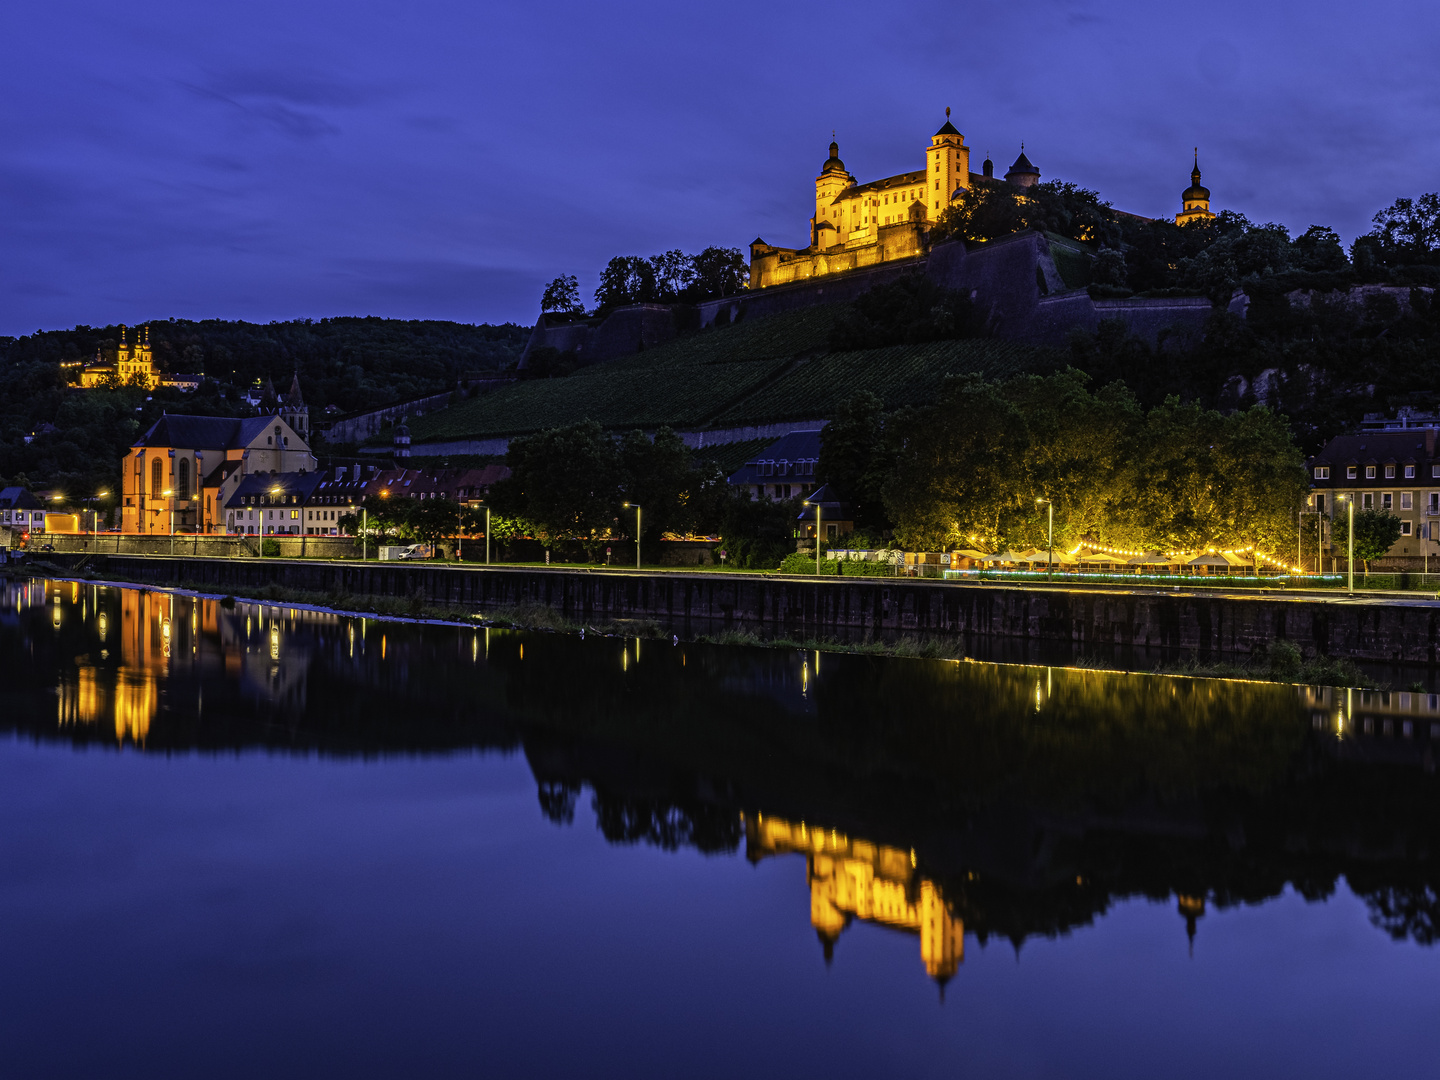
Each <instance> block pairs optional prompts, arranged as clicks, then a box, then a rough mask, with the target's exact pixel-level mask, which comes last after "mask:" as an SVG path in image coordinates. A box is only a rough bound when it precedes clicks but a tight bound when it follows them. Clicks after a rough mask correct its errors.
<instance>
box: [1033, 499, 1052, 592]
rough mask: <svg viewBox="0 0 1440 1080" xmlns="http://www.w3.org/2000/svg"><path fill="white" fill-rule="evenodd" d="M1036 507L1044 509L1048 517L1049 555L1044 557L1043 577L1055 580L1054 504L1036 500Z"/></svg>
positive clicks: (1046, 500) (1044, 500) (1048, 501)
mask: <svg viewBox="0 0 1440 1080" xmlns="http://www.w3.org/2000/svg"><path fill="white" fill-rule="evenodd" d="M1035 505H1036V506H1043V507H1045V509H1046V511H1047V512H1048V514H1049V517H1050V554H1049V555H1047V556H1046V557H1045V576H1046V577H1048V578H1050V579H1051V580H1052V581H1053V580H1054V578H1055V504H1054V503H1053V502H1051V501H1050V500H1049V499H1036V500H1035Z"/></svg>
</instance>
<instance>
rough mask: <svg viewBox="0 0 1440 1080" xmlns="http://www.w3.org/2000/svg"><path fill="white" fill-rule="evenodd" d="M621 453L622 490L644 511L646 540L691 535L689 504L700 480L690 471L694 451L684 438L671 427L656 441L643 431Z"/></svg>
mask: <svg viewBox="0 0 1440 1080" xmlns="http://www.w3.org/2000/svg"><path fill="white" fill-rule="evenodd" d="M618 452H619V458H620V484H621V489H622V491H623V492H624V495H625V500H626V501H627V502H631V503H638V504H639V505H640V506H641V507H642V508H643V511H644V512H643V513H642V514H641V523H642V525H643V527H644V530H645V538H650V539H659V537H660V536H661V534H662V533H666V532H687V531H689V527H690V526H691V525H693V524H694V522H693V519H692V517H691V515H690V513H689V512H688V510H689V509H690V508H689V505H688V504H689V503H690V502H691V488H692V486H693V485H694V483H695V482H696V480H697V479H698V478H699V477H698V475H697V474H696V473H695V471H694V470H693V469H692V468H691V467H690V448H689V447H688V446H686V445H685V443H684V442H683V441H682V440H681V438H680V436H679V435H676V434H675V432H673V431H671V430H670V429H669V428H668V427H663V428H661V429H660V430H659V431H657V432H656V433H655V438H654V439H653V440H652V439H651V438H650V437H649V436H647V435H646V434H645V433H644V432H643V431H632V432H630V433H629V434H627V435H626V436H625V437H624V438H623V439H621V440H620V446H619V448H618ZM621 521H622V527H624V519H623V518H622V519H621ZM633 521H634V519H633V518H632V519H631V524H633Z"/></svg>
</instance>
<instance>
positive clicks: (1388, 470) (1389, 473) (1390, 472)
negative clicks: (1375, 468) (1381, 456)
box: [1385, 465, 1395, 480]
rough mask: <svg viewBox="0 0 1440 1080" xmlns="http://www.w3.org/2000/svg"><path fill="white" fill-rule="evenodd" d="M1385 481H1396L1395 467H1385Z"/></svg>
mask: <svg viewBox="0 0 1440 1080" xmlns="http://www.w3.org/2000/svg"><path fill="white" fill-rule="evenodd" d="M1385 479H1386V480H1394V479H1395V466H1394V465H1386V466H1385Z"/></svg>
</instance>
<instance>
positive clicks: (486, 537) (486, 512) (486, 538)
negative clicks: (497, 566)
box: [480, 499, 490, 566]
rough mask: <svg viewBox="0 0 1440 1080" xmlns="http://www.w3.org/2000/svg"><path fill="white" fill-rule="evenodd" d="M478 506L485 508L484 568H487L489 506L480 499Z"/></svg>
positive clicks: (488, 553)
mask: <svg viewBox="0 0 1440 1080" xmlns="http://www.w3.org/2000/svg"><path fill="white" fill-rule="evenodd" d="M480 505H481V506H483V507H485V565H486V566H489V565H490V504H489V503H487V502H486V501H485V500H484V499H481V500H480Z"/></svg>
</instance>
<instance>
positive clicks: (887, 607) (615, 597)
mask: <svg viewBox="0 0 1440 1080" xmlns="http://www.w3.org/2000/svg"><path fill="white" fill-rule="evenodd" d="M88 569H90V570H92V571H93V572H94V573H95V574H96V575H97V576H102V577H103V576H104V575H105V574H106V572H107V571H108V572H110V573H113V574H115V575H116V576H117V577H124V578H126V579H132V580H139V581H147V582H154V583H157V584H178V583H180V582H189V583H192V584H197V585H200V586H203V587H205V588H209V589H213V590H214V591H216V592H221V593H233V594H235V595H237V596H244V595H245V592H246V590H252V589H258V588H261V587H263V586H265V585H269V584H275V585H280V586H284V587H288V588H293V589H304V590H309V591H314V592H321V593H325V592H336V593H351V594H357V595H381V596H415V595H417V594H418V595H420V596H423V597H424V598H425V599H426V600H427V601H429V602H432V603H456V604H471V605H474V606H476V607H478V608H482V609H483V608H486V607H502V606H513V605H517V604H521V603H526V602H532V603H541V604H545V605H547V606H549V607H551V608H554V609H555V610H557V611H559V612H561V613H562V614H564V615H565V616H567V617H568V618H571V619H574V620H575V621H584V622H592V623H599V622H606V621H609V620H612V619H635V618H644V619H658V620H664V621H665V622H666V623H667V624H670V625H672V626H674V627H675V628H676V629H677V630H678V631H680V632H687V631H694V632H701V631H702V630H707V629H712V628H715V627H717V626H718V627H734V628H737V629H763V630H766V631H769V632H772V633H783V634H785V635H788V636H793V637H802V638H803V637H810V636H833V637H847V636H849V637H853V636H855V634H856V632H860V633H863V634H865V635H874V636H881V637H883V636H893V635H894V634H920V635H925V634H958V635H964V636H967V637H981V638H1008V639H1018V640H1027V641H1034V642H1054V643H1065V644H1067V645H1069V646H1071V647H1073V648H1075V649H1077V650H1080V651H1083V650H1085V649H1097V650H1098V649H1108V648H1112V647H1127V648H1151V649H1168V650H1173V651H1178V652H1183V653H1186V654H1190V653H1194V654H1196V655H1197V656H1198V657H1199V658H1201V659H1205V658H1209V657H1213V656H1220V655H1239V656H1243V655H1246V654H1249V653H1251V652H1254V651H1256V650H1257V649H1261V648H1264V647H1265V646H1267V645H1269V643H1270V642H1272V641H1274V640H1276V639H1277V638H1283V639H1287V640H1290V641H1293V642H1295V643H1296V644H1297V645H1299V646H1301V648H1302V649H1303V650H1304V651H1305V652H1306V653H1311V652H1318V653H1323V654H1326V655H1330V656H1345V657H1351V658H1353V659H1356V660H1372V661H1391V662H1405V663H1422V664H1434V663H1435V662H1436V660H1437V649H1440V603H1437V602H1434V601H1425V600H1388V599H1386V600H1368V601H1367V600H1354V601H1347V600H1343V599H1339V598H1337V599H1333V600H1331V599H1309V598H1301V597H1286V596H1280V595H1264V596H1257V597H1255V598H1253V599H1251V598H1248V597H1246V598H1233V597H1222V596H1207V595H1204V594H1200V593H1179V594H1177V593H1167V592H1159V591H1155V592H1149V591H1133V592H1132V591H1124V590H1107V589H1078V588H1069V589H1053V590H1046V589H1041V588H1012V587H1006V586H1003V585H998V584H997V585H970V584H955V583H939V582H933V583H928V582H921V581H915V582H896V581H890V582H885V581H876V580H874V579H870V580H855V581H845V580H840V581H835V580H830V581H817V580H814V579H803V578H788V577H787V578H781V577H761V576H748V575H747V576H741V575H735V574H684V573H659V574H644V573H634V572H625V573H621V572H616V571H605V572H593V573H592V572H588V571H583V570H580V571H576V570H542V569H492V570H483V569H474V568H469V567H457V566H441V565H413V564H405V563H373V562H372V563H363V564H362V563H354V562H352V563H323V562H291V561H286V560H283V559H266V560H261V559H243V560H242V559H235V560H222V559H169V558H158V557H149V558H143V557H142V558H137V557H131V556H111V557H108V558H103V557H102V558H97V559H96V560H94V561H93V562H92V563H90V564H89V566H88Z"/></svg>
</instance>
